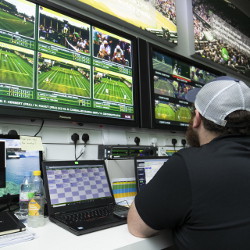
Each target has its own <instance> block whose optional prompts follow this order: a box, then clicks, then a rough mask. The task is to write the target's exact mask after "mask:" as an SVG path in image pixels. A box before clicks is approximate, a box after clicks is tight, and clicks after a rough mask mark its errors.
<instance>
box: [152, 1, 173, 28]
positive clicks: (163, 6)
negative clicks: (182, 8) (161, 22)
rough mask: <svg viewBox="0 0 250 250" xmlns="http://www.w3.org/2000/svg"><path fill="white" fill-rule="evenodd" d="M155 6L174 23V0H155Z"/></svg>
mask: <svg viewBox="0 0 250 250" xmlns="http://www.w3.org/2000/svg"><path fill="white" fill-rule="evenodd" d="M154 2H155V8H156V9H157V10H158V11H159V12H161V13H162V14H163V15H164V16H165V17H167V18H168V19H169V20H171V21H172V22H173V23H175V24H176V8H175V1H174V0H155V1H154Z"/></svg>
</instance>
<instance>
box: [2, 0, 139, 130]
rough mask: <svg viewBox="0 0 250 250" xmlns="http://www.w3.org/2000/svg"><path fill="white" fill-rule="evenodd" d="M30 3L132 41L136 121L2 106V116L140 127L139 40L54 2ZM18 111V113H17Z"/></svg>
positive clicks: (33, 1) (31, 0)
mask: <svg viewBox="0 0 250 250" xmlns="http://www.w3.org/2000/svg"><path fill="white" fill-rule="evenodd" d="M26 1H28V2H31V3H34V4H36V5H38V6H42V7H45V8H48V9H51V10H53V11H56V12H59V13H62V14H63V15H67V16H69V17H71V18H75V19H77V20H79V21H82V22H85V23H87V24H89V25H92V26H95V27H98V28H100V29H103V30H106V31H108V32H110V33H114V34H115V35H118V36H121V37H124V38H125V39H128V40H130V41H131V51H132V52H131V57H132V69H133V75H132V79H133V102H134V104H133V107H134V114H133V115H134V119H133V120H127V119H124V118H113V117H111V118H110V117H105V116H95V115H85V114H84V115H83V114H76V113H70V112H58V111H50V110H42V109H33V108H22V107H17V106H4V105H3V106H0V114H1V115H4V116H6V117H22V118H32V119H50V120H63V121H69V122H77V123H95V124H109V125H118V126H128V127H138V126H139V92H138V88H139V80H138V79H139V76H138V63H137V62H138V58H137V53H138V52H137V50H138V46H137V38H136V37H134V36H133V35H131V34H129V33H125V32H124V31H122V30H118V29H116V28H114V27H111V26H109V25H106V24H103V23H101V22H99V21H97V20H94V19H91V18H89V17H86V16H84V15H82V14H80V13H76V12H75V11H72V10H69V9H66V8H65V7H63V6H60V5H58V4H55V3H52V2H48V1H46V2H44V1H40V0H38V1H36V0H26ZM16 110H18V112H16Z"/></svg>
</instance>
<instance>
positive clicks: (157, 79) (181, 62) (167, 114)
mask: <svg viewBox="0 0 250 250" xmlns="http://www.w3.org/2000/svg"><path fill="white" fill-rule="evenodd" d="M150 62H151V77H150V86H151V92H152V93H151V96H152V106H153V107H152V118H153V119H152V123H153V127H155V128H169V129H172V130H185V129H186V128H187V126H188V124H189V121H190V119H191V115H192V103H189V102H188V101H186V99H185V95H186V93H187V92H188V91H189V90H191V89H193V88H201V87H202V86H203V85H204V84H206V83H207V82H209V81H211V80H212V79H214V78H216V77H217V76H218V75H221V73H220V72H216V71H215V70H212V69H208V68H207V67H205V66H202V65H199V64H196V63H195V62H192V61H189V60H187V59H185V58H182V57H180V56H177V55H174V54H172V53H169V52H167V51H164V50H161V49H159V48H158V49H157V48H154V47H152V48H151V52H150Z"/></svg>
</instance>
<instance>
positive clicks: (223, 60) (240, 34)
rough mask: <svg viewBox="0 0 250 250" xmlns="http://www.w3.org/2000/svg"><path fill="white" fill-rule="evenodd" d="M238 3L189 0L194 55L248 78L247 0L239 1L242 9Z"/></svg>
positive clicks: (249, 31)
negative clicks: (242, 6) (192, 25)
mask: <svg viewBox="0 0 250 250" xmlns="http://www.w3.org/2000/svg"><path fill="white" fill-rule="evenodd" d="M237 2H238V1H229V0H227V1H225V0H192V4H193V20H194V40H195V55H197V56H199V57H200V58H205V59H207V60H209V62H210V63H211V62H213V63H216V64H217V65H218V64H219V65H222V66H224V67H226V68H228V69H231V70H232V71H234V73H235V72H238V73H239V74H241V75H244V76H247V77H249V76H250V29H249V25H247V23H248V24H249V23H250V17H249V15H247V14H246V13H244V10H246V11H247V8H248V10H249V1H239V2H242V3H243V2H245V4H246V8H245V9H242V8H241V7H240V5H239V6H238V3H237ZM247 5H248V6H247ZM239 7H240V8H239ZM248 14H249V13H248Z"/></svg>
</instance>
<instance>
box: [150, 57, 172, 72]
mask: <svg viewBox="0 0 250 250" xmlns="http://www.w3.org/2000/svg"><path fill="white" fill-rule="evenodd" d="M153 68H154V69H155V70H160V71H162V72H165V73H168V74H172V66H171V65H169V64H166V63H165V62H161V61H158V60H157V59H155V58H154V59H153Z"/></svg>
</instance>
